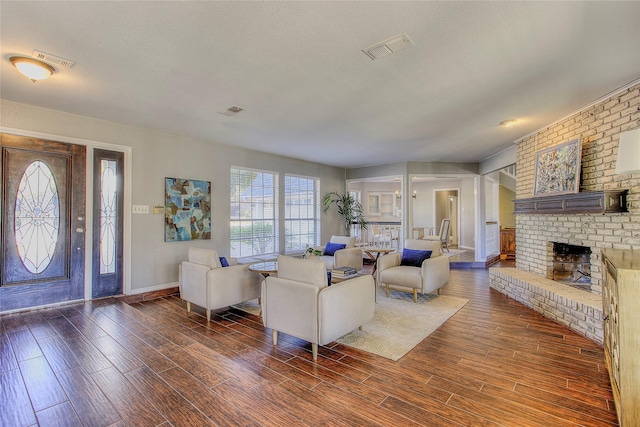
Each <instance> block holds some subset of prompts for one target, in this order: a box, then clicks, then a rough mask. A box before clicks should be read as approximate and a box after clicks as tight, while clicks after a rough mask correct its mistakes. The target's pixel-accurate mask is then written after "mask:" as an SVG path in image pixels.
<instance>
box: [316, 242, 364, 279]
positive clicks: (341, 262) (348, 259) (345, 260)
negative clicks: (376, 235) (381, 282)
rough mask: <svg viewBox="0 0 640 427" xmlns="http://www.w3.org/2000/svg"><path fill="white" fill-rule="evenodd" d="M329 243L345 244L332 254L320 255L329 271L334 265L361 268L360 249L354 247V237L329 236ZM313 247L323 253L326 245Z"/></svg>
mask: <svg viewBox="0 0 640 427" xmlns="http://www.w3.org/2000/svg"><path fill="white" fill-rule="evenodd" d="M329 243H336V244H342V245H345V247H344V249H338V250H337V251H335V252H334V254H333V255H322V256H320V258H321V259H322V261H324V265H325V267H326V268H327V270H329V271H331V270H332V269H333V268H335V267H353V268H355V269H356V270H358V271H360V270H362V266H363V261H362V249H360V248H358V247H356V238H355V237H349V236H331V240H329ZM314 249H317V250H321V251H322V253H323V254H324V252H325V249H326V246H318V247H315V248H314Z"/></svg>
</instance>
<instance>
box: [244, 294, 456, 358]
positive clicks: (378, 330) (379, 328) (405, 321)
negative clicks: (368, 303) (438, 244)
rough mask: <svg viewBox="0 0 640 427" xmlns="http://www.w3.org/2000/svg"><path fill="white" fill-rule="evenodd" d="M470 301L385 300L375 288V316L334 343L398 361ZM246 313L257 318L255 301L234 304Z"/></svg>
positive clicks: (404, 297) (394, 296) (397, 297)
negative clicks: (360, 327) (376, 297)
mask: <svg viewBox="0 0 640 427" xmlns="http://www.w3.org/2000/svg"><path fill="white" fill-rule="evenodd" d="M467 302H469V300H466V299H463V298H456V297H450V296H446V295H435V294H426V295H423V294H418V302H417V303H414V302H413V294H410V293H407V292H400V291H393V290H392V291H391V292H390V294H389V298H387V296H386V294H385V291H384V288H379V289H378V299H377V302H376V313H375V316H374V318H373V320H371V321H370V322H367V323H365V324H364V325H363V327H362V331H361V330H359V329H356V330H354V331H352V332H350V333H348V334H347V335H345V336H343V337H341V338H338V339H337V340H336V342H339V343H340V344H344V345H347V346H349V347H354V348H357V349H360V350H363V351H366V352H368V353H373V354H377V355H378V356H382V357H385V358H387V359H391V360H394V361H396V360H398V359H400V358H401V357H402V356H404V355H405V354H407V353H408V352H409V351H410V350H411V349H412V348H413V347H415V346H416V345H417V344H418V343H419V342H420V341H422V340H423V339H425V338H426V337H427V336H429V334H431V333H432V332H433V331H435V330H436V329H438V327H439V326H440V325H442V324H443V323H444V322H446V321H447V319H449V318H450V317H451V316H453V315H454V314H456V312H457V311H458V310H460V309H461V308H462V307H464V305H465V304H466V303H467ZM234 307H235V308H237V309H239V310H242V311H245V312H247V313H251V314H254V315H256V316H259V315H260V306H259V305H258V300H257V299H255V300H251V301H247V302H244V303H242V304H237V305H234Z"/></svg>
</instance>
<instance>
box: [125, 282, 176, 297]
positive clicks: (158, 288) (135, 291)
mask: <svg viewBox="0 0 640 427" xmlns="http://www.w3.org/2000/svg"><path fill="white" fill-rule="evenodd" d="M179 286H180V282H173V283H165V284H163V285H155V286H148V287H146V288H138V289H131V291H130V292H129V293H128V294H127V295H137V294H144V293H146V292H156V291H163V290H165V289H169V288H175V287H179Z"/></svg>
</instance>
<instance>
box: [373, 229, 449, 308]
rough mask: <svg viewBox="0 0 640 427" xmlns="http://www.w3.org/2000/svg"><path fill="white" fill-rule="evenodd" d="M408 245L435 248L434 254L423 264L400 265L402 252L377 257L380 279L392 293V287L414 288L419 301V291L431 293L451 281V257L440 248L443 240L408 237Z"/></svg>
mask: <svg viewBox="0 0 640 427" xmlns="http://www.w3.org/2000/svg"><path fill="white" fill-rule="evenodd" d="M404 247H405V248H406V249H417V250H426V251H432V253H431V257H430V258H428V259H426V260H424V261H423V262H422V266H421V267H412V266H407V265H400V262H401V261H402V253H401V252H398V253H392V254H387V255H384V256H381V257H380V258H379V259H378V269H377V278H378V283H380V284H384V285H385V287H386V291H387V297H388V296H389V287H390V286H392V287H394V288H398V289H399V290H402V291H406V292H413V301H414V302H418V292H419V293H421V294H428V293H430V292H433V291H436V290H437V291H438V293H439V292H440V288H441V287H443V286H444V285H446V284H447V283H448V282H449V258H448V257H446V256H445V255H444V254H443V253H442V250H441V248H440V242H439V241H434V240H424V239H407V240H405V243H404Z"/></svg>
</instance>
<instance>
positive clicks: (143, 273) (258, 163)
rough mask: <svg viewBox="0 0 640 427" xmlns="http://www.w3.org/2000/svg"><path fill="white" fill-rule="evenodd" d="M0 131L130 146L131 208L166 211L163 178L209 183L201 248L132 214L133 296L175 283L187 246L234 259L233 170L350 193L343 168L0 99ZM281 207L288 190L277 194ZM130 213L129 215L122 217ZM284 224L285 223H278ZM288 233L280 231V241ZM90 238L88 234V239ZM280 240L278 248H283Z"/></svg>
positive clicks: (333, 220) (331, 224)
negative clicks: (168, 236)
mask: <svg viewBox="0 0 640 427" xmlns="http://www.w3.org/2000/svg"><path fill="white" fill-rule="evenodd" d="M0 117H1V118H2V123H1V125H2V129H3V131H7V130H11V131H12V132H13V131H14V130H18V132H16V133H20V131H24V132H25V133H32V132H35V133H42V134H48V135H52V136H58V137H60V140H61V141H63V142H70V141H69V140H70V139H77V140H78V141H77V143H86V144H88V145H91V144H92V141H94V142H97V144H98V145H99V144H100V143H107V144H115V145H118V146H122V147H131V152H132V155H131V159H126V160H125V162H126V161H131V162H132V163H131V176H128V177H125V180H129V181H130V183H131V194H130V196H131V202H132V204H135V205H148V206H150V207H152V206H153V205H163V204H164V178H165V177H179V178H191V179H199V180H207V181H211V192H212V203H211V204H212V207H211V209H212V213H211V223H212V224H211V227H212V230H211V231H212V238H211V240H208V241H197V242H171V243H166V242H164V216H163V215H161V214H155V215H154V214H149V215H131V217H130V226H131V248H130V249H131V250H130V254H131V258H130V267H131V283H130V287H131V293H138V292H142V291H146V290H150V289H160V288H162V287H163V286H164V287H166V286H168V285H175V283H176V282H177V280H178V264H179V263H180V262H181V261H182V260H183V259H185V257H186V254H187V249H188V247H189V246H192V245H193V246H199V247H213V248H215V249H216V250H218V251H219V252H220V253H221V255H224V254H226V255H228V253H229V197H230V196H229V187H230V183H229V168H230V166H241V167H247V168H255V169H261V170H268V171H275V172H278V173H279V174H280V181H281V187H282V188H284V175H285V173H293V174H300V175H304V176H310V177H317V178H319V179H320V193H321V195H324V194H325V193H327V192H329V191H337V192H343V191H344V190H345V170H344V169H342V168H335V167H330V166H327V165H322V164H318V163H312V162H306V161H302V160H297V159H292V158H287V157H282V156H276V155H271V154H266V153H262V152H258V151H252V150H245V149H241V148H235V147H230V146H227V145H223V144H220V143H216V142H212V141H201V140H196V139H191V138H188V137H186V136H179V135H169V134H165V133H160V132H155V131H152V130H147V129H141V128H136V127H132V126H127V125H123V124H118V123H112V122H107V121H104V120H97V119H93V118H89V117H84V116H79V115H74V114H68V113H64V112H61V111H56V110H50V109H44V108H40V107H34V106H31V105H27V104H20V103H15V102H12V101H7V100H0ZM280 197H281V198H282V200H281V203H280V204H281V205H282V204H283V200H284V199H283V198H284V192H283V191H281V192H280ZM125 215H126V213H125ZM281 224H282V218H281ZM321 230H322V236H321V240H322V242H326V241H328V240H329V238H330V237H331V235H332V234H341V231H342V225H341V223H340V221H339V219H338V217H337V216H336V215H335V214H333V213H328V214H326V215H322V225H321ZM283 235H284V230H281V238H282V236H283ZM87 237H89V236H87ZM282 246H283V245H282V241H281V247H282Z"/></svg>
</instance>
